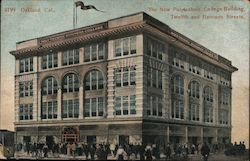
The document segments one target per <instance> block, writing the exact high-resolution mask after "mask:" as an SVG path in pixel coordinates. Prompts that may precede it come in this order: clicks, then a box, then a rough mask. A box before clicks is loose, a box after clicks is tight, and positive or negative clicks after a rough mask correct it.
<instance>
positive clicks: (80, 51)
mask: <svg viewBox="0 0 250 161" xmlns="http://www.w3.org/2000/svg"><path fill="white" fill-rule="evenodd" d="M83 52H84V48H80V49H79V63H80V64H83Z"/></svg>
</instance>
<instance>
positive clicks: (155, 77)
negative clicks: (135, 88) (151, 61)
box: [147, 68, 162, 89]
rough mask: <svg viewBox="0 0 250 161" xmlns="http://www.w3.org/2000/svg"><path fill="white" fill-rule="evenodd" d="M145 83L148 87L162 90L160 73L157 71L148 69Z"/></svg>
mask: <svg viewBox="0 0 250 161" xmlns="http://www.w3.org/2000/svg"><path fill="white" fill-rule="evenodd" d="M147 82H148V86H150V87H154V88H160V89H162V72H161V71H159V70H157V69H153V68H148V72H147Z"/></svg>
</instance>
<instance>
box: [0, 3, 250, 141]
mask: <svg viewBox="0 0 250 161" xmlns="http://www.w3.org/2000/svg"><path fill="white" fill-rule="evenodd" d="M73 2H74V1H73V0H60V1H58V0H8V1H7V0H2V4H1V5H2V6H1V68H0V70H1V75H0V76H1V93H0V94H1V102H0V120H1V121H0V129H9V130H14V125H13V121H14V72H15V69H14V67H15V61H14V60H15V59H14V57H13V56H12V55H11V54H9V52H10V51H13V50H15V48H16V42H20V41H23V40H28V39H33V38H37V37H41V36H46V35H50V34H54V33H57V32H62V31H66V30H71V29H73ZM84 3H85V4H86V5H88V4H91V5H95V6H96V7H97V8H98V9H99V10H103V11H105V12H104V13H103V12H97V11H95V10H88V11H82V10H80V8H78V9H77V15H78V19H77V27H83V26H86V25H91V24H95V23H100V22H104V21H107V20H109V19H112V18H116V17H120V16H125V15H128V14H132V13H136V12H141V11H144V12H146V13H148V14H149V15H151V16H153V17H155V18H156V19H159V20H160V21H162V22H164V23H166V24H167V25H169V26H170V27H171V28H172V29H174V30H176V31H178V32H180V33H182V34H183V35H185V36H187V37H189V38H190V39H192V40H194V41H196V42H198V43H199V44H202V45H203V46H205V47H207V48H208V49H210V50H211V51H213V52H215V53H217V54H219V55H222V56H223V57H225V58H227V59H229V60H231V61H232V64H233V65H234V66H236V67H237V68H238V69H239V70H238V71H237V72H235V73H233V75H232V81H233V82H232V126H233V128H232V141H237V142H239V141H245V143H246V145H248V144H249V143H248V140H249V6H250V5H249V2H248V1H247V0H228V1H224V0H133V1H132V0H84ZM28 10H33V11H34V10H36V11H39V12H27V11H28Z"/></svg>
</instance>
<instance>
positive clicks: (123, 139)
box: [119, 135, 129, 146]
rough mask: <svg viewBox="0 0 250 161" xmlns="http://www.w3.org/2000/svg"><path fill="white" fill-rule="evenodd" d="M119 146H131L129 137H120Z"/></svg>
mask: <svg viewBox="0 0 250 161" xmlns="http://www.w3.org/2000/svg"><path fill="white" fill-rule="evenodd" d="M119 145H121V146H125V145H129V136H128V135H119Z"/></svg>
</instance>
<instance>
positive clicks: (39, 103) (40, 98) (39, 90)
mask: <svg viewBox="0 0 250 161" xmlns="http://www.w3.org/2000/svg"><path fill="white" fill-rule="evenodd" d="M41 100H42V95H41V89H40V88H38V92H37V107H38V109H37V121H41V109H42V104H41Z"/></svg>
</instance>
